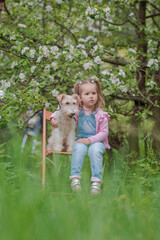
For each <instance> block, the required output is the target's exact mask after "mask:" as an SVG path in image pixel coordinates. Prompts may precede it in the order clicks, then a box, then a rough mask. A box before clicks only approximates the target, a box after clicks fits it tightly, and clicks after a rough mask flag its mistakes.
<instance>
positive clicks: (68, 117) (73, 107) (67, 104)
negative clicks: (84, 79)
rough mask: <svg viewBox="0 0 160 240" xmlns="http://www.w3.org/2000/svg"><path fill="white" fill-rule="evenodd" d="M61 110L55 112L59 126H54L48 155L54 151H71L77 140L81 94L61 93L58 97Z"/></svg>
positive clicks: (49, 141)
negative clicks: (77, 119) (77, 116)
mask: <svg viewBox="0 0 160 240" xmlns="http://www.w3.org/2000/svg"><path fill="white" fill-rule="evenodd" d="M57 100H58V102H59V107H60V109H59V110H56V112H55V113H54V117H55V123H56V124H57V127H55V128H54V127H52V133H51V136H50V137H49V139H48V145H47V151H46V155H49V154H51V153H52V151H57V152H61V151H67V152H71V151H72V148H73V143H74V141H75V129H76V120H75V119H74V117H75V114H76V113H78V111H79V102H80V100H79V96H78V95H77V94H73V95H66V94H61V95H59V96H58V97H57Z"/></svg>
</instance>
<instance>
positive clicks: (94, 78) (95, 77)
mask: <svg viewBox="0 0 160 240" xmlns="http://www.w3.org/2000/svg"><path fill="white" fill-rule="evenodd" d="M90 79H91V80H92V79H93V80H99V79H98V78H97V76H91V77H90Z"/></svg>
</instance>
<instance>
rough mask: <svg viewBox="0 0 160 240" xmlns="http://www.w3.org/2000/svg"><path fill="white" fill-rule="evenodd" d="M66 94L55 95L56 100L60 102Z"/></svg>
mask: <svg viewBox="0 0 160 240" xmlns="http://www.w3.org/2000/svg"><path fill="white" fill-rule="evenodd" d="M65 96H66V94H60V95H58V97H57V100H58V102H62V100H63V98H64V97H65Z"/></svg>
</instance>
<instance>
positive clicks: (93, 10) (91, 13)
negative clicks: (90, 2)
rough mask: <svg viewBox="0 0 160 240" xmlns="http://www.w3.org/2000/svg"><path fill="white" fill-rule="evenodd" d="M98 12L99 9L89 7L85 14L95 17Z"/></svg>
mask: <svg viewBox="0 0 160 240" xmlns="http://www.w3.org/2000/svg"><path fill="white" fill-rule="evenodd" d="M97 11H98V9H97V8H91V7H88V8H87V9H86V11H85V14H86V15H94V14H96V13H97Z"/></svg>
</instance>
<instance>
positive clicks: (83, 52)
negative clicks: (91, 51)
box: [82, 50, 88, 58]
mask: <svg viewBox="0 0 160 240" xmlns="http://www.w3.org/2000/svg"><path fill="white" fill-rule="evenodd" d="M82 54H83V55H84V56H85V57H86V58H87V57H88V54H87V53H86V51H85V50H82Z"/></svg>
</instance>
